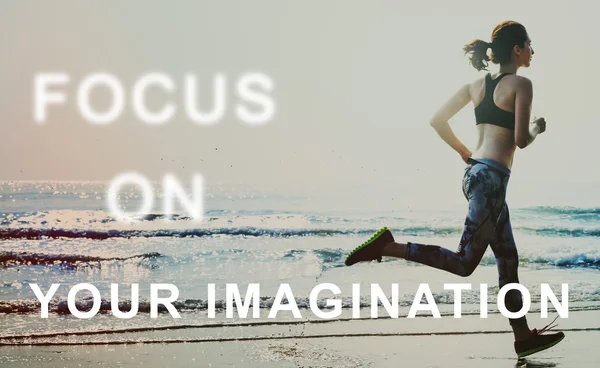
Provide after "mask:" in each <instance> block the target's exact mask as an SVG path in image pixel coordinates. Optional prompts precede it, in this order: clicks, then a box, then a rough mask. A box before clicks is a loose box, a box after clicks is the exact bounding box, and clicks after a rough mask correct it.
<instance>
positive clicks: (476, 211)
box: [382, 164, 508, 277]
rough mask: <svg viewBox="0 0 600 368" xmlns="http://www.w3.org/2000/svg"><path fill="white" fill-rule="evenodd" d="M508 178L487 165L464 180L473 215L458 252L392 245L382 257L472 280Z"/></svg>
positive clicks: (476, 167) (471, 169) (471, 168)
mask: <svg viewBox="0 0 600 368" xmlns="http://www.w3.org/2000/svg"><path fill="white" fill-rule="evenodd" d="M507 182H508V176H506V175H503V174H501V173H499V172H498V171H495V170H494V169H492V168H490V167H489V166H487V165H485V164H475V165H470V166H469V167H468V168H467V170H466V173H465V176H464V178H463V191H464V194H465V197H466V198H467V200H468V201H469V211H468V214H467V218H466V220H465V225H464V229H463V234H462V237H461V240H460V244H459V246H458V250H457V251H456V252H454V251H452V250H449V249H446V248H442V247H439V246H437V245H425V244H418V243H411V242H409V243H406V244H402V243H392V244H388V245H387V246H386V247H385V248H383V252H382V255H384V256H392V257H402V258H405V259H407V260H409V261H413V262H418V263H422V264H426V265H428V266H431V267H435V268H438V269H441V270H445V271H448V272H451V273H453V274H455V275H460V276H465V277H466V276H469V275H470V274H471V273H473V271H474V270H475V268H476V267H477V266H478V265H479V262H480V261H481V257H483V254H484V253H485V250H486V249H487V246H488V244H490V241H491V239H492V236H493V234H494V229H495V228H496V224H497V222H498V218H499V217H500V214H501V213H502V209H503V205H504V196H505V193H506V184H507Z"/></svg>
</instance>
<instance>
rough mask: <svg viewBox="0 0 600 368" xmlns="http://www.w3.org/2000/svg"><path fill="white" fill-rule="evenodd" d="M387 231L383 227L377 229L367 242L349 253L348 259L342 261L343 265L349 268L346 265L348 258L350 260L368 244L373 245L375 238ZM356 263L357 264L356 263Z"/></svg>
mask: <svg viewBox="0 0 600 368" xmlns="http://www.w3.org/2000/svg"><path fill="white" fill-rule="evenodd" d="M387 230H388V228H387V227H383V228H381V229H379V230H378V231H377V232H376V233H375V234H374V235H373V236H371V237H370V238H369V240H367V241H366V242H364V243H362V244H361V245H359V246H358V247H356V248H354V250H353V251H352V252H350V254H348V257H346V260H345V261H344V264H345V265H346V266H351V265H348V260H349V259H350V258H351V257H352V256H353V255H354V254H355V253H356V252H358V251H359V250H361V249H363V248H364V247H366V246H368V245H369V244H371V243H373V242H374V241H375V240H376V239H377V238H379V237H380V236H381V235H383V233H385V232H386V231H387ZM377 261H378V262H380V261H379V259H378V260H377ZM356 263H358V262H356ZM353 264H355V263H353Z"/></svg>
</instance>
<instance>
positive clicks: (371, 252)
mask: <svg viewBox="0 0 600 368" xmlns="http://www.w3.org/2000/svg"><path fill="white" fill-rule="evenodd" d="M390 243H394V237H393V236H392V233H391V232H390V231H389V230H388V228H387V227H384V228H383V229H381V230H379V231H378V232H376V233H375V235H373V236H372V237H370V238H369V240H367V241H366V242H364V243H362V244H361V245H360V246H358V247H356V248H355V249H354V250H353V251H352V252H350V254H349V255H348V257H346V261H345V262H344V263H345V264H346V266H352V265H353V264H355V263H358V262H367V261H374V260H377V261H378V262H381V257H382V255H383V248H385V246H386V245H388V244H390Z"/></svg>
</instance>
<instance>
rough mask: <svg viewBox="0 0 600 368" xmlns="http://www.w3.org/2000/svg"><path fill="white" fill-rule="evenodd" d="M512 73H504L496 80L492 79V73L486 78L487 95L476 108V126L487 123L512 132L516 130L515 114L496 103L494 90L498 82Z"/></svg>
mask: <svg viewBox="0 0 600 368" xmlns="http://www.w3.org/2000/svg"><path fill="white" fill-rule="evenodd" d="M508 74H511V73H502V74H500V76H499V77H497V78H496V79H492V75H491V74H490V73H488V74H486V76H485V94H484V95H483V100H482V101H481V103H479V105H477V107H476V108H475V121H476V124H475V125H479V124H483V123H487V124H493V125H497V126H501V127H503V128H508V129H511V130H514V129H515V114H514V113H513V112H510V111H506V110H502V109H501V108H499V107H498V106H496V104H495V103H494V90H495V89H496V86H497V85H498V82H500V80H501V79H502V78H504V76H505V75H508Z"/></svg>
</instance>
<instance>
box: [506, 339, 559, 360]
mask: <svg viewBox="0 0 600 368" xmlns="http://www.w3.org/2000/svg"><path fill="white" fill-rule="evenodd" d="M564 338H565V335H563V336H562V337H561V338H560V339H558V340H556V341H554V342H552V343H551V344H548V345H544V346H540V347H539V348H535V349H531V350H527V351H525V352H522V353H518V354H517V356H518V357H519V358H524V357H526V356H529V355H531V354H535V353H537V352H540V351H542V350H546V349H550V348H551V347H553V346H554V345H556V344H558V343H559V342H561V341H563V339H564Z"/></svg>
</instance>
